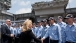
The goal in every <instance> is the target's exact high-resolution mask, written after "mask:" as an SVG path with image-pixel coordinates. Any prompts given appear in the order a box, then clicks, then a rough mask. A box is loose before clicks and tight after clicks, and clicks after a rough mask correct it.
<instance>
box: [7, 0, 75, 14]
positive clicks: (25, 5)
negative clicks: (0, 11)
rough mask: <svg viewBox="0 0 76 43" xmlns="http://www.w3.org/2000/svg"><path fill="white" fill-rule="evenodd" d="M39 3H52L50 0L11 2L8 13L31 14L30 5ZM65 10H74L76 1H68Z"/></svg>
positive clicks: (17, 0)
mask: <svg viewBox="0 0 76 43" xmlns="http://www.w3.org/2000/svg"><path fill="white" fill-rule="evenodd" d="M41 1H52V0H12V1H11V2H12V4H11V8H10V10H8V12H11V13H14V14H21V13H29V12H31V8H32V6H31V4H33V3H35V2H41ZM67 8H76V0H69V3H68V5H67Z"/></svg>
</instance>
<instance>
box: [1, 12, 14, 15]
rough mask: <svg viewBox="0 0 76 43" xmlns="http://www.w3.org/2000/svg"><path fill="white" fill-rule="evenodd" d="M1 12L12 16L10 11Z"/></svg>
mask: <svg viewBox="0 0 76 43" xmlns="http://www.w3.org/2000/svg"><path fill="white" fill-rule="evenodd" d="M1 13H3V14H7V15H11V16H13V14H12V13H10V12H6V11H1Z"/></svg>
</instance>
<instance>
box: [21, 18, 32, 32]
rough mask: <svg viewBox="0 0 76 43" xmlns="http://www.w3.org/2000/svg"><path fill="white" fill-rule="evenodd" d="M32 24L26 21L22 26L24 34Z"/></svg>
mask: <svg viewBox="0 0 76 43" xmlns="http://www.w3.org/2000/svg"><path fill="white" fill-rule="evenodd" d="M30 24H32V21H31V20H29V19H26V20H25V22H24V23H23V26H22V32H24V31H27V30H28V29H30V28H29V25H30Z"/></svg>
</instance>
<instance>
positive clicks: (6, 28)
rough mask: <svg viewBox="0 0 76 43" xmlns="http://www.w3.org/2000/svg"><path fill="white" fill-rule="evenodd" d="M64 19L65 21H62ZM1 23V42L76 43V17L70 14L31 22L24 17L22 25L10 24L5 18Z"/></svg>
mask: <svg viewBox="0 0 76 43" xmlns="http://www.w3.org/2000/svg"><path fill="white" fill-rule="evenodd" d="M63 19H65V22H63ZM5 22H6V23H5V24H3V25H1V43H76V18H74V17H73V15H72V14H68V15H66V17H65V18H62V16H58V18H57V22H55V18H54V17H50V18H48V20H47V19H44V20H42V21H37V23H32V21H31V20H29V19H26V20H25V22H24V23H23V24H22V25H19V24H18V25H17V24H14V25H11V21H10V20H9V19H7V20H6V21H5Z"/></svg>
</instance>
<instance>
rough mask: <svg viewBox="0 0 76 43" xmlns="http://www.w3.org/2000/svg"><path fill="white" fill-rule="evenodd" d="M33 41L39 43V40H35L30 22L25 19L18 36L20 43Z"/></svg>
mask: <svg viewBox="0 0 76 43" xmlns="http://www.w3.org/2000/svg"><path fill="white" fill-rule="evenodd" d="M32 39H34V40H35V41H36V42H39V43H41V40H39V39H37V38H36V37H35V35H34V34H33V33H32V21H31V20H29V19H26V20H25V22H24V23H23V26H22V33H21V35H20V43H31V40H32Z"/></svg>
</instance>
